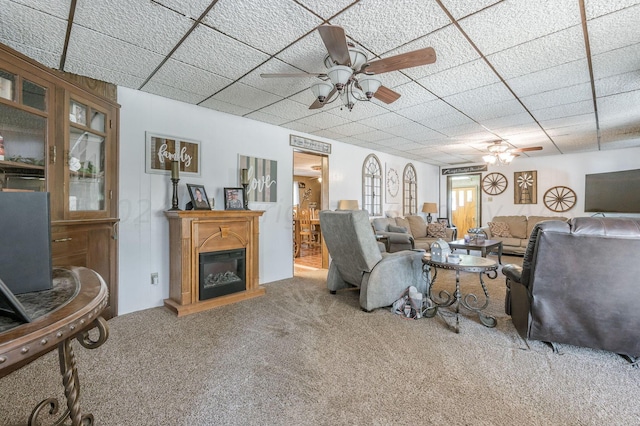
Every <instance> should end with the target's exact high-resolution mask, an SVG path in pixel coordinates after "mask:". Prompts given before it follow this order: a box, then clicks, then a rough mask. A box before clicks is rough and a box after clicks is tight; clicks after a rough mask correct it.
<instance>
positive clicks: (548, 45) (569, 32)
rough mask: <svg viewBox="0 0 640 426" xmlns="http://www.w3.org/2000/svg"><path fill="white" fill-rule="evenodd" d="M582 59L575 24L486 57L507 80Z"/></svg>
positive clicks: (580, 38) (579, 32) (579, 34)
mask: <svg viewBox="0 0 640 426" xmlns="http://www.w3.org/2000/svg"><path fill="white" fill-rule="evenodd" d="M583 58H586V51H585V46H584V38H583V36H582V27H581V26H580V25H575V26H573V27H571V28H568V29H566V30H562V31H558V32H556V33H553V34H551V35H548V36H545V37H540V38H537V39H535V40H532V41H529V42H527V43H523V44H520V45H518V46H515V47H512V48H510V49H507V50H503V51H501V52H498V53H495V54H493V55H489V57H488V58H487V59H488V60H489V62H491V64H492V65H493V66H494V67H495V69H496V71H497V72H498V74H500V76H502V78H503V79H505V80H508V79H510V78H514V77H519V76H522V75H526V74H530V73H533V72H536V71H541V70H545V69H547V68H551V67H555V66H557V65H562V64H564V63H567V62H571V61H575V60H578V59H583Z"/></svg>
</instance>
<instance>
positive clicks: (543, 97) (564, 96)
mask: <svg viewBox="0 0 640 426" xmlns="http://www.w3.org/2000/svg"><path fill="white" fill-rule="evenodd" d="M591 98H592V93H591V85H590V84H589V83H582V84H576V85H574V86H569V87H564V88H561V89H557V90H550V91H548V92H542V93H539V94H536V95H531V96H525V97H523V98H521V100H522V102H523V103H524V105H525V106H526V107H527V108H528V109H529V110H536V109H542V108H548V107H551V106H556V105H564V104H571V103H574V102H580V101H585V100H589V99H591Z"/></svg>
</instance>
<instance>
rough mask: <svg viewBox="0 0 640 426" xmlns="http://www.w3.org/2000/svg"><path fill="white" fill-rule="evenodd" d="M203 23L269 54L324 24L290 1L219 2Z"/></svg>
mask: <svg viewBox="0 0 640 426" xmlns="http://www.w3.org/2000/svg"><path fill="white" fill-rule="evenodd" d="M204 22H205V23H207V24H209V25H212V26H213V27H215V28H217V29H218V30H220V31H221V32H223V33H224V34H227V35H229V36H230V37H233V38H235V39H236V40H240V41H242V42H244V43H246V44H248V45H250V46H260V50H262V51H263V52H267V53H269V54H275V53H276V52H279V51H280V50H282V49H283V48H284V47H286V46H288V45H289V44H291V43H293V42H294V41H295V40H297V39H298V38H299V37H300V33H306V32H310V31H312V30H313V29H314V28H315V27H317V26H318V25H320V24H322V20H321V19H320V18H318V17H317V16H314V15H313V14H311V13H310V12H309V11H308V10H306V9H305V8H303V7H302V6H300V5H298V4H296V3H295V2H293V1H291V0H253V1H250V2H249V1H248V2H242V1H219V2H217V3H216V5H215V6H214V7H213V9H211V11H210V12H209V13H208V14H207V16H206V17H205V19H204Z"/></svg>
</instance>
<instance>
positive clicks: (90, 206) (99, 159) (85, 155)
mask: <svg viewBox="0 0 640 426" xmlns="http://www.w3.org/2000/svg"><path fill="white" fill-rule="evenodd" d="M105 121H106V120H105V114H104V113H103V112H101V111H97V110H95V108H93V107H91V106H89V105H85V104H83V103H81V102H78V101H76V100H73V99H71V100H70V102H69V156H68V169H69V205H68V209H69V211H102V210H106V206H105V192H106V173H105V163H106V161H105V152H106V149H105V139H106V132H105V130H106V129H105Z"/></svg>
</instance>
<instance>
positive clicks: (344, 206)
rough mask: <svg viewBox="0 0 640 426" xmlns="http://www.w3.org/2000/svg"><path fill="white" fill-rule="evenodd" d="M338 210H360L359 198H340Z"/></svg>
mask: <svg viewBox="0 0 640 426" xmlns="http://www.w3.org/2000/svg"><path fill="white" fill-rule="evenodd" d="M338 210H360V207H358V200H340V201H338Z"/></svg>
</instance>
